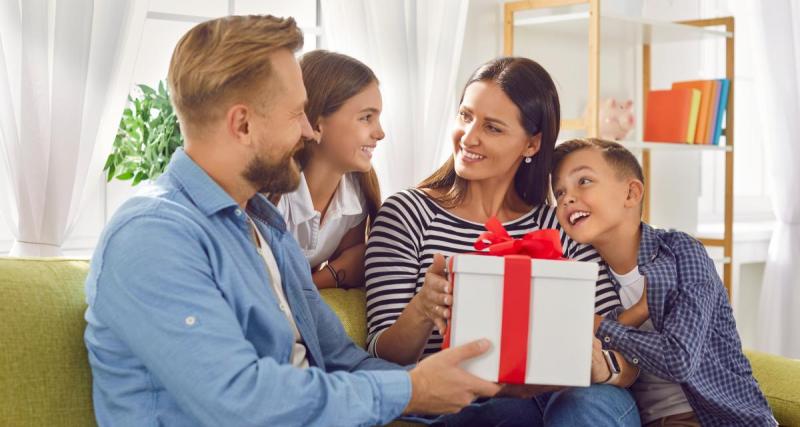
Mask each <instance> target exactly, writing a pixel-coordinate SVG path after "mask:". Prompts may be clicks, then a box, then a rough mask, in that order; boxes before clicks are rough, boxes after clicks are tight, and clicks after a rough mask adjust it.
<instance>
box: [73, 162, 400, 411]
mask: <svg viewBox="0 0 800 427" xmlns="http://www.w3.org/2000/svg"><path fill="white" fill-rule="evenodd" d="M247 211H248V212H247V213H248V214H249V215H250V217H251V218H252V219H253V220H254V222H255V223H256V224H257V226H258V228H259V230H260V231H261V233H262V235H263V236H264V239H265V240H266V241H267V243H268V244H269V245H270V248H271V249H272V251H273V253H274V255H275V259H276V260H277V263H278V266H279V269H280V273H281V277H282V279H283V280H282V282H283V289H284V292H285V294H286V297H287V300H288V302H289V305H290V306H291V309H292V312H293V314H294V318H295V321H296V323H297V327H298V329H299V330H300V334H301V336H302V338H303V340H304V342H305V345H306V346H307V348H308V359H309V363H310V365H311V367H310V368H308V369H300V368H295V367H293V366H292V365H291V363H290V355H291V351H292V345H293V343H294V335H293V330H292V329H291V327H290V325H289V322H288V321H287V319H286V317H285V315H284V314H283V312H282V311H281V310H280V308H279V307H278V304H279V303H278V301H277V297H276V295H275V293H274V291H273V290H272V289H271V287H270V283H269V275H268V273H267V270H266V267H265V264H264V261H263V259H262V257H261V256H260V255H259V253H258V252H257V251H256V248H255V246H254V244H253V243H252V240H251V239H250V230H249V228H248V227H249V226H248V223H247V218H246V217H247V215H245V213H244V212H242V211H241V210H240V209H239V206H238V205H237V204H236V202H234V200H233V199H232V198H231V197H230V196H229V195H228V194H227V193H226V192H225V191H224V190H223V189H222V188H221V187H219V186H218V185H217V184H216V183H215V182H214V181H213V180H212V179H211V178H210V177H209V176H208V175H207V174H206V173H205V172H204V171H203V170H202V169H201V168H200V167H199V166H198V165H197V164H196V163H194V161H192V159H191V158H190V157H189V156H187V155H186V154H185V153H184V152H183V151H182V150H178V151H177V152H176V153H175V155H174V156H173V158H172V161H171V163H170V165H169V168H168V169H167V172H166V173H165V174H164V175H163V176H161V177H160V178H159V179H158V181H157V182H156V184H155V185H154V188H152V189H151V190H148V192H147V193H146V194H141V195H138V196H137V197H134V198H132V199H131V200H129V201H128V202H126V203H125V204H124V205H123V206H122V207H121V208H120V209H119V210H118V211H117V213H116V214H115V215H114V217H113V218H112V219H111V221H110V222H109V224H108V226H107V227H106V228H105V230H104V232H103V234H102V236H101V237H100V242H99V244H98V246H97V249H96V251H95V253H94V256H93V258H92V262H91V270H90V272H89V275H88V278H87V281H86V294H87V300H88V303H89V308H88V310H87V311H86V320H87V322H88V326H87V328H86V333H85V336H84V338H85V342H86V346H87V348H88V351H89V362H90V364H91V367H92V374H93V398H94V410H95V414H96V417H97V421H98V423H99V424H100V425H101V426H115V427H116V426H135V427H142V426H160V425H167V426H200V425H205V426H223V425H224V426H277V425H280V426H290V425H298V426H307V425H326V426H327V425H348V426H350V425H376V424H384V423H387V422H389V421H390V420H392V419H394V418H395V417H397V416H399V415H400V414H401V412H402V411H403V409H404V408H405V407H406V405H407V404H408V402H409V399H410V397H411V382H410V378H409V375H408V373H407V372H406V371H405V370H403V369H402V368H401V367H400V366H397V365H394V364H391V363H388V362H385V361H382V360H379V359H375V358H371V357H370V356H369V355H368V354H367V353H366V352H364V351H363V350H362V349H360V348H358V347H357V346H356V345H355V344H353V342H352V341H351V340H350V339H349V338H348V336H347V335H346V333H345V331H344V329H343V328H342V325H341V322H340V321H339V319H338V318H337V317H336V315H335V314H334V313H333V312H332V311H331V310H330V308H329V307H328V306H327V305H326V304H325V302H324V301H323V300H322V299H321V298H320V295H319V292H317V289H316V287H315V286H314V284H313V282H312V281H311V273H310V269H309V267H308V262H306V260H305V258H304V256H303V253H302V251H301V250H300V248H299V246H298V245H297V243H296V241H295V240H294V238H293V237H292V236H291V235H290V233H288V232H287V231H286V228H285V225H284V222H283V219H282V217H281V215H280V214H279V212H278V211H277V210H276V209H275V207H274V206H273V205H272V204H270V203H269V202H268V201H267V200H266V199H265V198H264V197H263V196H261V195H257V196H256V197H254V198H253V199H251V200H250V201H249V203H248V205H247Z"/></svg>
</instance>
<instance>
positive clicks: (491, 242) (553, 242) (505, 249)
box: [474, 217, 562, 259]
mask: <svg viewBox="0 0 800 427" xmlns="http://www.w3.org/2000/svg"><path fill="white" fill-rule="evenodd" d="M485 226H486V230H487V231H485V232H484V233H483V234H481V235H480V236H478V240H476V241H475V244H474V247H475V249H477V250H479V251H483V250H484V249H488V251H487V252H488V254H489V255H495V256H504V255H527V256H528V257H530V258H539V259H562V252H561V240H560V235H559V233H558V230H555V229H552V228H548V229H544V230H537V231H532V232H530V233H528V234H526V235H524V236H522V238H521V239H514V238H512V237H511V236H510V235H509V234H508V231H506V229H505V227H503V224H501V223H500V221H498V220H497V218H495V217H491V218H489V220H488V221H486V224H485Z"/></svg>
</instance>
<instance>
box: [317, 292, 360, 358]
mask: <svg viewBox="0 0 800 427" xmlns="http://www.w3.org/2000/svg"><path fill="white" fill-rule="evenodd" d="M320 294H322V299H323V300H325V302H326V303H328V305H329V306H330V307H331V309H332V310H333V312H334V313H336V315H337V316H339V320H341V321H342V326H344V330H345V331H346V332H347V335H349V336H350V339H352V340H353V342H354V343H356V344H357V345H359V346H361V348H365V346H366V343H367V320H366V319H367V312H366V299H365V298H366V297H365V294H364V289H323V290H322V291H321V292H320Z"/></svg>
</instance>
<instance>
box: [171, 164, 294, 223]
mask: <svg viewBox="0 0 800 427" xmlns="http://www.w3.org/2000/svg"><path fill="white" fill-rule="evenodd" d="M167 171H168V172H167V173H168V174H169V175H170V177H171V178H174V179H175V180H176V181H177V182H178V183H179V184H180V186H181V187H182V188H183V189H184V191H185V192H186V194H187V196H188V197H189V198H190V199H191V200H192V202H194V204H195V205H196V206H197V207H198V209H200V211H201V212H203V214H205V215H206V216H211V215H214V214H216V213H217V212H220V211H223V210H227V209H231V210H234V209H239V205H238V204H237V203H236V201H235V200H233V197H231V196H230V194H228V193H227V192H225V190H223V189H222V187H220V186H219V184H217V183H216V182H215V181H214V180H213V179H211V177H210V176H209V175H208V173H206V171H205V170H203V168H201V167H200V166H199V165H198V164H197V163H195V161H194V160H192V158H191V157H189V155H187V154H186V152H185V151H184V150H183V149H182V148H179V149H177V150H176V151H175V154H174V155H173V156H172V159H171V160H170V164H169V167H168V168H167ZM247 213H248V214H250V215H251V216H252V217H255V218H256V219H259V220H261V221H262V222H264V223H266V224H267V225H269V226H271V227H273V228H276V229H277V230H278V231H280V232H285V231H286V223H285V222H284V220H283V216H282V215H281V214H280V212H279V211H278V209H277V208H276V207H275V206H274V205H273V204H272V203H270V201H269V200H267V198H266V197H265V196H264V195H263V194H260V193H256V195H255V196H253V197H252V198H251V199H250V200H249V201H248V202H247Z"/></svg>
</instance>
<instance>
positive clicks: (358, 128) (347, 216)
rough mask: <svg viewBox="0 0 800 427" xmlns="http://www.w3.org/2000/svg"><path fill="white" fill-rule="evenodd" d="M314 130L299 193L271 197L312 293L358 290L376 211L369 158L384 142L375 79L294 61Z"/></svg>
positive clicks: (316, 59)
mask: <svg viewBox="0 0 800 427" xmlns="http://www.w3.org/2000/svg"><path fill="white" fill-rule="evenodd" d="M300 68H301V70H302V73H303V83H304V84H305V87H306V92H307V94H308V95H307V96H308V103H307V104H306V108H305V113H306V116H308V120H309V122H310V123H311V127H312V128H313V130H314V139H313V140H309V141H306V142H305V144H304V147H303V149H302V150H301V151H300V152H298V153H297V154H296V156H295V158H296V159H297V160H298V163H300V166H301V169H302V174H301V178H300V185H299V187H298V189H297V190H296V191H294V192H292V193H289V194H286V195H283V196H281V197H280V198H279V199H278V197H273V198H272V200H273V201H277V205H278V209H279V210H280V211H281V212H282V213H283V216H284V219H285V220H286V223H287V227H288V229H289V231H290V232H291V233H292V235H294V237H295V238H296V239H297V241H298V242H299V243H300V247H301V248H302V249H303V251H304V253H305V255H306V258H307V259H308V261H309V264H310V266H311V268H312V277H313V279H314V283H315V284H316V285H317V288H320V289H322V288H333V287H353V286H362V285H363V277H364V249H365V243H364V241H365V240H366V228H367V226H368V225H369V223H370V222H371V221H372V220H373V219H374V218H375V215H376V213H377V210H378V207H379V206H380V189H379V187H378V179H377V177H376V176H375V172H374V170H373V169H372V163H371V159H372V152H373V150H374V149H375V146H376V145H377V143H378V141H380V140H381V139H383V137H384V133H383V129H382V128H381V123H380V115H381V109H382V100H381V92H380V90H379V88H378V79H377V78H376V77H375V74H374V73H373V72H372V70H370V69H369V67H367V66H366V65H364V64H363V63H361V62H360V61H358V60H356V59H354V58H351V57H349V56H347V55H342V54H338V53H334V52H328V51H325V50H315V51H312V52H309V53H306V54H305V55H303V57H302V58H300Z"/></svg>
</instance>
